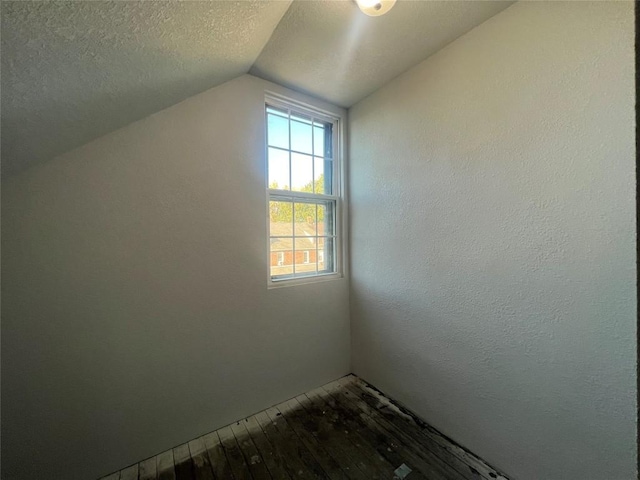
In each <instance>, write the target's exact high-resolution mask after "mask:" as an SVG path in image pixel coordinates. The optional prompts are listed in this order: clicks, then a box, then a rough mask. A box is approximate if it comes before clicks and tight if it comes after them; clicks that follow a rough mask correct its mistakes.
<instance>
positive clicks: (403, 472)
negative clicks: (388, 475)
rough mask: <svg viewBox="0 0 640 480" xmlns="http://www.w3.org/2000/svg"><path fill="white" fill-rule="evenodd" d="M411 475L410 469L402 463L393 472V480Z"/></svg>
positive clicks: (399, 479)
mask: <svg viewBox="0 0 640 480" xmlns="http://www.w3.org/2000/svg"><path fill="white" fill-rule="evenodd" d="M410 473H411V469H410V468H409V466H408V465H407V464H405V463H403V464H402V465H400V466H399V467H398V468H396V469H395V470H394V471H393V478H394V480H395V479H398V480H402V479H403V478H405V477H406V476H407V475H409V474H410Z"/></svg>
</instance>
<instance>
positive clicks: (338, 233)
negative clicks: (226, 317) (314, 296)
mask: <svg viewBox="0 0 640 480" xmlns="http://www.w3.org/2000/svg"><path fill="white" fill-rule="evenodd" d="M268 106H271V107H274V108H279V109H285V110H289V111H291V112H292V113H298V114H300V115H303V116H311V117H313V118H315V119H317V120H321V121H324V122H329V123H332V124H333V128H332V133H333V139H332V142H333V143H332V150H333V152H332V153H333V158H332V160H333V162H332V163H333V165H332V167H333V171H332V177H333V178H332V189H333V191H332V195H325V194H315V193H306V192H298V191H294V190H276V189H270V188H269V160H268V158H269V157H268V137H267V110H266V109H267V107H268ZM263 108H264V121H265V125H264V131H265V141H264V165H265V184H266V185H265V190H266V200H267V201H266V223H267V254H268V257H269V258H270V252H271V235H270V228H271V227H270V221H269V201H270V199H271V196H272V195H274V196H276V197H277V196H284V197H289V198H293V199H294V200H295V199H296V198H300V199H312V200H313V199H316V200H333V201H335V206H336V208H335V212H334V215H335V219H334V222H335V225H334V236H335V246H334V249H335V251H334V257H335V258H334V262H335V267H334V270H335V271H334V272H329V273H317V274H315V275H305V276H300V277H290V278H281V279H273V278H272V277H271V265H270V263H269V264H268V265H267V286H268V288H278V287H285V286H292V285H300V284H307V283H316V282H322V281H328V280H335V279H338V278H342V277H343V276H344V274H345V259H344V255H345V251H346V238H345V232H346V230H347V229H346V225H345V223H346V207H345V200H344V199H345V198H346V192H345V183H346V182H345V175H346V171H345V167H344V162H343V156H344V143H343V136H344V131H343V129H344V121H343V118H342V116H341V115H338V114H336V113H335V112H329V111H327V110H324V109H322V108H318V107H317V106H315V105H310V104H306V103H302V102H299V101H296V100H293V99H290V98H288V97H285V96H282V95H279V94H277V93H272V92H266V94H265V103H264V106H263ZM316 261H317V258H316Z"/></svg>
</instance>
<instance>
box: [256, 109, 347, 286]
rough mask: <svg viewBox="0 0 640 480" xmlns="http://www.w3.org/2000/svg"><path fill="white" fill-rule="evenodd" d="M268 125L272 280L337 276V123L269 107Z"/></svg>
mask: <svg viewBox="0 0 640 480" xmlns="http://www.w3.org/2000/svg"><path fill="white" fill-rule="evenodd" d="M266 120H267V149H266V150H267V173H268V175H267V178H268V186H267V195H268V203H269V250H270V258H271V261H270V265H269V269H270V280H271V281H272V282H279V281H284V280H289V279H295V278H299V277H314V276H320V275H329V274H336V273H338V272H339V265H338V263H339V262H338V246H339V245H338V243H339V235H338V228H339V222H338V219H337V216H338V212H339V204H338V202H339V196H338V185H337V182H336V179H337V169H336V165H335V155H334V151H335V150H336V148H335V147H336V143H337V142H336V141H335V137H336V134H337V121H336V120H335V119H330V118H327V117H325V116H323V115H321V114H317V115H316V114H314V113H312V112H307V111H299V110H298V109H296V108H295V107H293V106H290V105H286V104H281V103H280V102H278V103H277V105H274V104H271V102H269V101H267V105H266ZM274 259H276V261H274Z"/></svg>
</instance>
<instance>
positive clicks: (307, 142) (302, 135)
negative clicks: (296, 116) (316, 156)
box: [291, 120, 313, 154]
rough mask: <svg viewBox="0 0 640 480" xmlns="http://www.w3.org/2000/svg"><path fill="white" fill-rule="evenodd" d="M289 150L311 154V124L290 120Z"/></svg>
mask: <svg viewBox="0 0 640 480" xmlns="http://www.w3.org/2000/svg"><path fill="white" fill-rule="evenodd" d="M291 150H295V151H297V152H303V153H309V154H312V153H313V143H312V140H311V123H309V122H305V123H303V122H297V121H295V120H291Z"/></svg>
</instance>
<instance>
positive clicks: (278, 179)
mask: <svg viewBox="0 0 640 480" xmlns="http://www.w3.org/2000/svg"><path fill="white" fill-rule="evenodd" d="M267 155H268V156H269V188H275V189H279V190H290V188H289V152H285V151H283V150H278V149H277V148H269V151H268V153H267Z"/></svg>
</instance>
